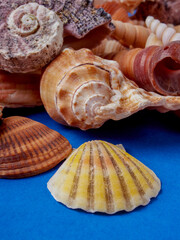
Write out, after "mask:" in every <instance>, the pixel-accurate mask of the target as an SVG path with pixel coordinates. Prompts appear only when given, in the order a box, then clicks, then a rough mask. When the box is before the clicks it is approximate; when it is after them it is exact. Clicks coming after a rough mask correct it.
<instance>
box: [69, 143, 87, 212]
mask: <svg viewBox="0 0 180 240" xmlns="http://www.w3.org/2000/svg"><path fill="white" fill-rule="evenodd" d="M82 150H83V151H82V154H81V157H80V161H79V163H78V166H77V169H76V174H75V175H74V180H73V184H72V186H71V191H70V194H69V199H68V205H69V206H71V205H72V204H73V201H74V200H75V198H76V194H77V189H78V183H79V178H80V174H81V168H82V164H83V157H84V154H85V152H86V145H84V146H83V149H82ZM71 207H72V206H71Z"/></svg>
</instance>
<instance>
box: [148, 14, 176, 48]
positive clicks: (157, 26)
mask: <svg viewBox="0 0 180 240" xmlns="http://www.w3.org/2000/svg"><path fill="white" fill-rule="evenodd" d="M145 23H146V26H147V27H148V28H149V29H151V31H152V32H153V33H155V34H156V36H157V38H158V39H160V40H161V41H162V43H163V45H164V46H166V45H167V44H168V43H169V42H172V41H180V33H178V32H176V30H175V29H174V28H173V27H168V26H167V24H165V23H161V22H160V21H159V20H158V19H154V17H152V16H148V17H147V18H146V21H145Z"/></svg>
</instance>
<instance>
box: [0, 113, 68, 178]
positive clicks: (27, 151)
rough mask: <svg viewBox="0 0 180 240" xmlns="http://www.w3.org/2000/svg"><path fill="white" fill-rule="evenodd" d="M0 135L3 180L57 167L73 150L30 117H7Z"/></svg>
mask: <svg viewBox="0 0 180 240" xmlns="http://www.w3.org/2000/svg"><path fill="white" fill-rule="evenodd" d="M0 132H1V134H0V178H23V177H29V176H34V175H37V174H40V173H42V172H45V171H48V170H49V169H51V168H53V167H55V166H56V165H57V164H58V163H59V162H60V161H62V160H63V159H65V158H66V157H67V156H68V155H69V154H70V153H71V151H72V148H71V145H70V144H69V142H68V140H67V139H66V138H64V137H63V136H62V135H61V134H59V133H58V132H56V131H54V130H51V129H50V128H48V127H46V126H45V125H43V124H41V123H38V122H36V121H33V120H31V119H28V118H24V117H9V118H5V119H3V120H2V123H1V125H0Z"/></svg>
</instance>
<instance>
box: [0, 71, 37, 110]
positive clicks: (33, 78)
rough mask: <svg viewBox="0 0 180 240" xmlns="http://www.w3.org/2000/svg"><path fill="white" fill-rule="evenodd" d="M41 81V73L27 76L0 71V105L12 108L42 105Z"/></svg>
mask: <svg viewBox="0 0 180 240" xmlns="http://www.w3.org/2000/svg"><path fill="white" fill-rule="evenodd" d="M40 79H41V71H39V72H34V73H27V74H19V73H9V72H5V71H0V105H1V106H4V107H10V108H17V107H34V106H40V105H42V101H41V97H40Z"/></svg>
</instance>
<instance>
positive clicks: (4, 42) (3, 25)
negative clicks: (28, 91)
mask: <svg viewBox="0 0 180 240" xmlns="http://www.w3.org/2000/svg"><path fill="white" fill-rule="evenodd" d="M0 12H2V16H1V18H0V29H1V36H0V39H1V40H0V69H2V70H6V71H9V72H14V73H27V72H32V71H36V70H39V69H40V68H42V67H43V66H45V65H46V64H47V63H49V62H50V61H51V60H52V59H53V58H55V57H56V56H57V55H58V54H59V52H60V50H61V47H62V44H63V23H62V21H61V20H60V19H59V17H58V16H57V15H56V13H55V12H53V11H51V10H49V9H47V8H46V7H44V6H42V5H39V4H37V3H28V4H24V5H20V6H19V7H17V8H15V9H13V8H9V7H6V6H4V7H3V6H2V9H1V10H0Z"/></svg>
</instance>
